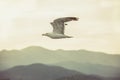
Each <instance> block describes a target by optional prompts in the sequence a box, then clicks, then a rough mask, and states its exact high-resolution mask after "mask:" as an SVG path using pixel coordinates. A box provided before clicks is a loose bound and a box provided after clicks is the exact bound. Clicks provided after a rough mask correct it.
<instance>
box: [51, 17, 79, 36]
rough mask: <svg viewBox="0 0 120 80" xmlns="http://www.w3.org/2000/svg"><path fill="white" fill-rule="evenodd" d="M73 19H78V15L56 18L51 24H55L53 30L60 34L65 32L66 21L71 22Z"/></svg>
mask: <svg viewBox="0 0 120 80" xmlns="http://www.w3.org/2000/svg"><path fill="white" fill-rule="evenodd" d="M72 20H74V21H77V20H78V18H76V17H64V18H58V19H55V20H54V21H53V22H52V23H51V25H52V26H53V32H54V33H58V34H64V28H65V24H64V22H69V21H72Z"/></svg>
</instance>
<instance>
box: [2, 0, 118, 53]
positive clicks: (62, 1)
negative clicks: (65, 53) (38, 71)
mask: <svg viewBox="0 0 120 80" xmlns="http://www.w3.org/2000/svg"><path fill="white" fill-rule="evenodd" d="M119 9H120V0H0V50H2V49H22V48H25V47H27V46H31V45H37V46H42V47H45V48H48V49H67V50H71V49H72V50H78V49H87V50H92V51H102V52H107V53H115V54H116V53H117V54H120V10H119ZM66 16H76V17H79V18H80V19H79V21H76V22H69V23H68V26H66V31H65V33H66V34H67V35H70V36H74V38H71V39H59V40H54V39H50V38H48V37H43V36H41V34H42V33H46V32H51V31H52V27H51V25H50V22H51V21H52V20H54V19H56V18H59V17H66Z"/></svg>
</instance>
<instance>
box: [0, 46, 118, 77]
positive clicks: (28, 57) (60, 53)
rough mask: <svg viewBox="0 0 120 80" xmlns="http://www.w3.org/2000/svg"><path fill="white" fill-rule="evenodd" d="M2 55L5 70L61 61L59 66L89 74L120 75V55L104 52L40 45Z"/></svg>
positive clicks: (6, 51) (1, 52)
mask: <svg viewBox="0 0 120 80" xmlns="http://www.w3.org/2000/svg"><path fill="white" fill-rule="evenodd" d="M0 57H1V61H0V64H2V66H3V67H2V68H0V70H5V69H8V68H10V67H13V66H17V65H28V64H33V63H44V64H54V65H58V64H56V63H61V64H59V65H58V66H63V67H65V68H69V69H74V70H77V71H80V72H84V73H88V74H90V73H91V74H93V73H95V74H102V73H103V74H102V75H104V74H105V73H106V72H109V74H108V75H107V74H106V75H107V76H111V75H112V74H115V75H116V74H117V75H119V73H120V69H119V68H120V62H119V61H120V55H113V54H106V53H102V52H94V51H87V50H49V49H46V48H42V47H39V46H31V47H27V48H24V49H22V50H9V51H8V50H3V51H0ZM66 62H67V63H66ZM68 65H69V66H68ZM70 65H73V66H74V67H71V66H70ZM92 69H93V70H92ZM104 70H105V71H104ZM99 71H100V72H99ZM102 71H104V72H105V73H104V72H102ZM111 72H112V73H111ZM113 76H114V75H113Z"/></svg>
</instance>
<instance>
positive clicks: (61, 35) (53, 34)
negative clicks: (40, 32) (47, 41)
mask: <svg viewBox="0 0 120 80" xmlns="http://www.w3.org/2000/svg"><path fill="white" fill-rule="evenodd" d="M47 36H49V37H50V38H52V39H61V38H72V36H67V35H63V34H58V33H47Z"/></svg>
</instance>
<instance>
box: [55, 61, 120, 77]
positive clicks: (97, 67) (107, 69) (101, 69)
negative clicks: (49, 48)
mask: <svg viewBox="0 0 120 80" xmlns="http://www.w3.org/2000/svg"><path fill="white" fill-rule="evenodd" d="M54 65H57V66H62V67H65V68H67V69H73V70H76V71H79V72H82V73H84V74H88V75H89V74H90V75H91V74H93V75H99V76H104V77H109V76H111V77H115V76H116V77H118V76H120V68H119V67H113V66H107V65H101V64H91V63H78V62H73V61H69V62H59V63H55V64H54Z"/></svg>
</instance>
